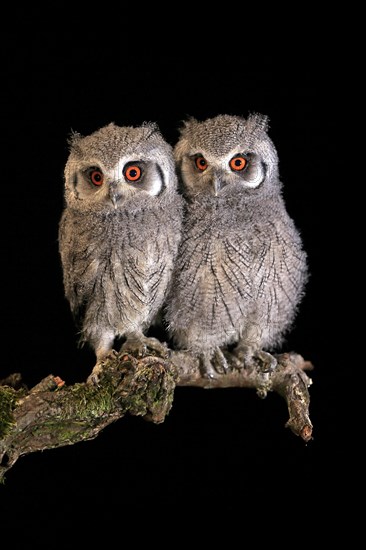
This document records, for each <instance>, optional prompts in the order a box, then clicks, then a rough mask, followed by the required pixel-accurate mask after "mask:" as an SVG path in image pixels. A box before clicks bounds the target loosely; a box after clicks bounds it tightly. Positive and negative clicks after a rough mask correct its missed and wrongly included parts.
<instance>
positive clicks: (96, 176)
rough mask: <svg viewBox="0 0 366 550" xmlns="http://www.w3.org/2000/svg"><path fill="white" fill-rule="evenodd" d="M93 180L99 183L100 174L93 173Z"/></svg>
mask: <svg viewBox="0 0 366 550" xmlns="http://www.w3.org/2000/svg"><path fill="white" fill-rule="evenodd" d="M94 179H95V181H98V182H99V181H101V180H102V176H101V174H100V173H99V172H95V173H94Z"/></svg>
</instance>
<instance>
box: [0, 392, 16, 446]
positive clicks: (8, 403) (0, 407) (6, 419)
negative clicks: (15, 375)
mask: <svg viewBox="0 0 366 550" xmlns="http://www.w3.org/2000/svg"><path fill="white" fill-rule="evenodd" d="M17 399H18V394H17V392H16V391H15V390H14V389H13V388H10V387H9V386H0V438H1V439H2V438H4V437H5V435H6V434H7V433H8V432H9V430H10V429H11V427H12V426H13V425H14V418H13V410H14V409H15V405H16V402H17Z"/></svg>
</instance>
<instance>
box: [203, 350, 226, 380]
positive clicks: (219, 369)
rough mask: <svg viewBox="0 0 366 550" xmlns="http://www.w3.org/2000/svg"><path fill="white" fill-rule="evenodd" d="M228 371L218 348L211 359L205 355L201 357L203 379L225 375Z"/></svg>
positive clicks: (224, 359)
mask: <svg viewBox="0 0 366 550" xmlns="http://www.w3.org/2000/svg"><path fill="white" fill-rule="evenodd" d="M228 370H229V365H228V362H227V360H226V358H225V356H224V354H223V353H222V351H221V349H220V348H217V349H216V350H215V351H214V354H213V355H212V356H211V357H210V356H209V355H206V354H204V355H202V357H201V375H202V376H203V377H204V378H210V379H214V378H217V377H218V375H222V374H226V373H227V371H228Z"/></svg>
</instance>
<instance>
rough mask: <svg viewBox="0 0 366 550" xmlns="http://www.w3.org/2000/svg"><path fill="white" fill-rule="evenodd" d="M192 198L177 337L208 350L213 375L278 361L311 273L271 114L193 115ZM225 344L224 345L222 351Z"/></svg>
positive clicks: (185, 162)
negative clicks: (286, 194)
mask: <svg viewBox="0 0 366 550" xmlns="http://www.w3.org/2000/svg"><path fill="white" fill-rule="evenodd" d="M174 155H175V160H176V166H177V172H178V178H179V180H180V186H181V190H182V193H183V195H184V197H185V213H184V226H183V236H182V240H181V242H180V246H179V252H178V257H177V260H176V262H175V268H174V273H173V280H172V285H171V289H172V291H171V293H170V295H169V298H168V300H167V306H166V308H165V318H166V323H167V326H168V330H169V333H170V337H171V338H172V339H173V341H174V342H175V344H176V345H177V346H178V347H179V348H181V349H186V350H188V351H189V352H191V353H193V354H195V355H198V356H200V357H201V366H202V374H203V376H208V377H210V378H212V377H214V376H215V374H216V373H218V372H222V371H225V369H226V368H227V367H226V366H225V362H224V361H222V359H220V354H221V356H223V353H225V352H229V353H230V354H231V355H232V356H233V357H236V360H235V361H233V362H231V364H234V365H235V368H236V367H238V368H243V367H245V368H251V367H252V366H257V365H258V364H259V368H260V369H262V370H263V372H264V373H265V372H270V371H271V370H272V369H274V368H275V366H276V363H277V361H276V359H275V357H274V356H273V355H271V352H272V351H274V350H276V349H277V348H278V347H279V346H280V345H282V343H283V342H284V339H285V336H286V334H287V332H288V331H289V329H290V328H291V326H292V324H293V321H294V318H295V315H296V313H297V309H298V305H299V303H300V301H301V299H302V297H303V294H304V288H305V285H306V282H307V278H308V269H307V259H306V254H305V252H304V250H303V246H302V240H301V238H300V234H299V232H298V230H297V229H296V227H295V225H294V222H293V220H292V219H291V217H290V216H289V214H288V213H287V210H286V206H285V203H284V199H283V197H282V184H281V181H280V179H279V172H278V157H277V152H276V149H275V146H274V144H273V143H272V141H271V139H270V138H269V136H268V119H267V117H266V116H263V115H260V114H252V115H250V116H248V118H247V119H245V118H243V117H239V116H231V115H218V116H216V117H213V118H209V119H207V120H205V121H202V122H199V121H197V120H195V119H193V118H191V119H189V120H187V121H186V122H185V123H184V125H183V126H182V128H181V129H180V136H179V139H178V141H177V143H176V145H175V147H174ZM218 350H219V352H218Z"/></svg>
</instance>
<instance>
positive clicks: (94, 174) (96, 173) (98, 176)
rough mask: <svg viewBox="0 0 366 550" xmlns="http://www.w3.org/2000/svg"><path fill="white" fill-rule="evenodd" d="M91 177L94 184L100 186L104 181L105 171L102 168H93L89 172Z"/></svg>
mask: <svg viewBox="0 0 366 550" xmlns="http://www.w3.org/2000/svg"><path fill="white" fill-rule="evenodd" d="M89 178H90V181H91V182H92V183H93V185H96V186H97V187H100V186H101V185H103V183H104V176H103V172H101V171H100V170H91V171H90V173H89Z"/></svg>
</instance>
